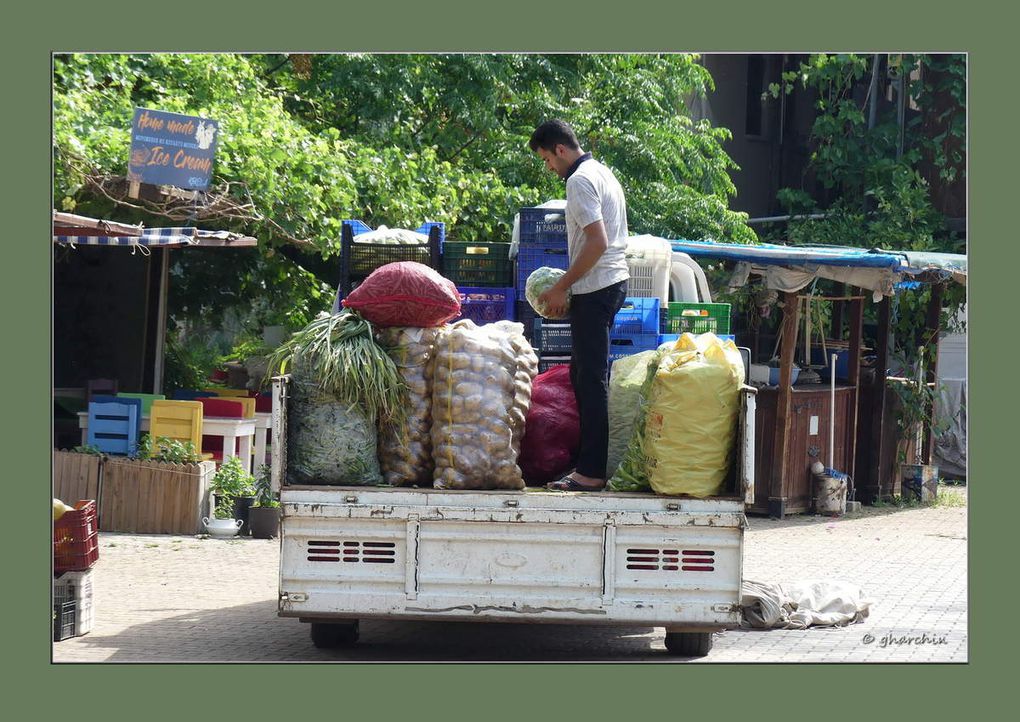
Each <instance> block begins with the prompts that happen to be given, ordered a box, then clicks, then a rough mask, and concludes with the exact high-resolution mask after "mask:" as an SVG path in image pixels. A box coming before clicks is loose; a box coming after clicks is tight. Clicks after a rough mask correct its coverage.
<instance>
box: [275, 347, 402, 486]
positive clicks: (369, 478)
mask: <svg viewBox="0 0 1020 722" xmlns="http://www.w3.org/2000/svg"><path fill="white" fill-rule="evenodd" d="M287 396H288V398H287V479H286V482H287V484H298V485H301V484H337V485H341V486H362V485H373V484H381V483H382V474H381V473H380V471H379V460H378V459H377V458H376V442H377V439H378V435H377V432H376V422H375V419H374V418H369V417H368V416H367V415H366V414H365V413H364V412H363V411H361V410H360V409H358V408H356V407H349V406H348V405H347V404H345V403H343V402H341V401H339V400H338V399H337V398H336V397H335V396H333V395H331V394H328V393H324V392H323V391H321V390H320V389H319V386H318V383H317V381H316V379H314V378H313V377H312V375H311V374H310V373H309V370H308V367H307V366H306V365H305V364H303V363H302V362H301V359H300V357H295V359H294V364H293V366H292V370H291V381H290V389H289V391H288V394H287Z"/></svg>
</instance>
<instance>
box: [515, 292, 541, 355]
mask: <svg viewBox="0 0 1020 722" xmlns="http://www.w3.org/2000/svg"><path fill="white" fill-rule="evenodd" d="M517 298H518V301H517V303H515V304H514V305H515V307H516V310H517V314H516V315H517V318H516V321H517V323H519V324H521V325H523V326H524V337H525V338H526V339H528V341H530V342H532V345H534V337H535V319H536V318H541V317H540V316H539V315H538V314H537V313H535V309H533V308H532V307H531V304H530V303H528V302H527V301H525V300H522V294H521V293H520V292H518V293H517Z"/></svg>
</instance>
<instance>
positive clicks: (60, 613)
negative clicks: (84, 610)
mask: <svg viewBox="0 0 1020 722" xmlns="http://www.w3.org/2000/svg"><path fill="white" fill-rule="evenodd" d="M77 613H78V603H77V602H75V601H73V600H72V601H70V602H55V603H54V604H53V641H54V642H63V641H64V640H65V639H70V638H71V637H73V636H74V626H75V622H76V621H77Z"/></svg>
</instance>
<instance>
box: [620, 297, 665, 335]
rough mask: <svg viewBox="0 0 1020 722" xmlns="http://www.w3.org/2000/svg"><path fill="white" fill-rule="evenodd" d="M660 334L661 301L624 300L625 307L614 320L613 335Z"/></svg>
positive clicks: (654, 299) (655, 299)
mask: <svg viewBox="0 0 1020 722" xmlns="http://www.w3.org/2000/svg"><path fill="white" fill-rule="evenodd" d="M658 332H659V299H657V298H630V297H627V298H626V299H624V301H623V306H622V307H621V308H620V310H619V311H617V313H616V317H615V318H614V319H613V330H612V334H614V335H615V334H625V333H658Z"/></svg>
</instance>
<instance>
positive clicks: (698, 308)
mask: <svg viewBox="0 0 1020 722" xmlns="http://www.w3.org/2000/svg"><path fill="white" fill-rule="evenodd" d="M663 318H664V320H663V327H662V334H661V336H660V337H659V342H660V343H666V342H667V341H676V340H677V339H678V338H680V334H682V333H692V334H694V335H695V336H697V335H699V334H703V333H714V334H715V335H716V336H718V337H719V338H721V339H723V340H724V341H725V340H729V341H732V340H734V338H733V336H732V335H731V334H730V304H728V303H680V302H676V301H673V302H670V304H669V307H668V309H667V310H666V313H665V314H664V317H663Z"/></svg>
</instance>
